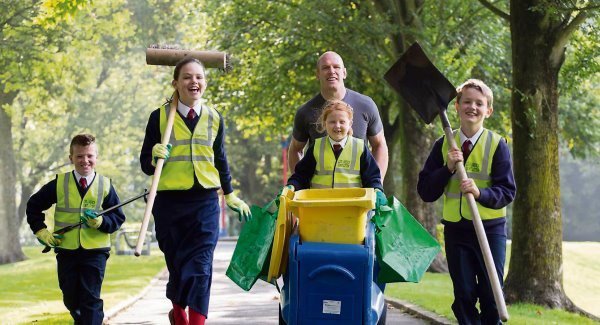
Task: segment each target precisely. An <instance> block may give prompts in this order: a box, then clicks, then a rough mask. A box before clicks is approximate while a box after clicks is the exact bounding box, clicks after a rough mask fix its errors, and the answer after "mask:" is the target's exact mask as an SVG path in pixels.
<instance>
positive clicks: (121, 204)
mask: <svg viewBox="0 0 600 325" xmlns="http://www.w3.org/2000/svg"><path fill="white" fill-rule="evenodd" d="M147 195H148V190H146V189H144V193H142V194H139V195H136V196H134V197H132V198H130V199H127V200H125V201H123V202H121V203H119V204H117V205H115V206H112V207H110V208H108V209H105V210H102V211H98V212H97V213H96V215H99V216H101V215H104V214H107V213H109V212H111V211H113V210H115V209H118V208H120V207H122V206H124V205H127V204H129V203H131V202H133V201H135V200H137V199H139V198H141V197H144V200H145V199H146V196H147ZM81 225H83V221H80V222H78V223H76V224H74V225H70V226H66V227H64V228H60V229H58V230H57V231H55V232H53V234H54V235H63V234H64V233H66V232H67V231H69V230H72V229H75V228H79V227H80V226H81ZM50 249H52V248H51V247H50V246H46V247H44V250H43V251H42V253H48V252H49V251H50Z"/></svg>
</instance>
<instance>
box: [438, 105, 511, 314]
mask: <svg viewBox="0 0 600 325" xmlns="http://www.w3.org/2000/svg"><path fill="white" fill-rule="evenodd" d="M440 118H441V119H442V124H443V125H444V134H445V135H446V139H447V140H448V144H449V145H450V147H452V148H453V149H457V148H458V146H457V145H456V141H454V134H453V133H452V128H451V127H450V123H449V122H448V116H447V115H446V110H441V111H440ZM456 172H457V173H458V179H459V180H460V181H462V180H465V179H467V178H468V176H467V171H466V170H465V165H464V164H463V162H462V161H460V162H457V163H456ZM465 196H466V199H467V204H468V205H469V209H470V210H471V215H472V216H473V226H474V227H475V233H476V234H477V241H478V242H479V247H480V248H481V253H482V255H483V261H484V263H485V269H486V271H487V274H488V278H489V279H490V285H491V286H492V291H493V293H494V301H495V302H496V307H497V308H498V316H500V319H501V320H502V321H503V322H506V321H507V320H508V310H507V309H506V302H505V301H504V294H503V293H502V288H501V287H500V280H499V279H498V273H496V265H495V264H494V258H493V257H492V252H491V250H490V244H489V243H488V240H487V236H486V234H485V229H484V228H483V222H482V221H481V216H480V215H479V210H478V209H477V204H476V203H475V197H474V196H473V194H472V193H467V194H466V195H465Z"/></svg>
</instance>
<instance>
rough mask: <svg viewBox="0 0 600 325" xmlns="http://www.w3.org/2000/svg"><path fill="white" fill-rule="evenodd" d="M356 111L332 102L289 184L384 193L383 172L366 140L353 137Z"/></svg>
mask: <svg viewBox="0 0 600 325" xmlns="http://www.w3.org/2000/svg"><path fill="white" fill-rule="evenodd" d="M352 116H353V109H352V107H350V105H348V104H347V103H345V102H343V101H341V100H333V101H329V102H328V103H327V104H326V105H325V107H324V108H323V111H322V113H321V116H320V117H319V119H318V124H317V130H318V131H319V132H323V131H327V136H325V137H322V138H318V139H316V140H315V143H314V144H313V145H311V146H310V147H309V148H308V150H307V151H306V154H305V155H304V157H303V158H302V159H301V160H300V161H299V162H298V164H297V165H296V169H295V171H294V174H293V175H292V176H291V177H290V178H289V179H288V182H287V185H288V186H290V185H291V186H293V187H294V190H302V189H307V188H348V187H367V188H375V189H378V190H380V191H381V192H380V191H378V196H379V193H382V194H383V185H382V183H381V173H380V171H379V166H377V163H376V162H375V159H374V158H373V155H372V154H371V152H370V151H369V149H368V148H367V144H366V142H365V141H364V140H363V139H358V138H355V137H353V136H352Z"/></svg>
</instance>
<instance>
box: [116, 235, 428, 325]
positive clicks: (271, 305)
mask: <svg viewBox="0 0 600 325" xmlns="http://www.w3.org/2000/svg"><path fill="white" fill-rule="evenodd" d="M235 243H236V242H229V241H219V243H218V245H217V249H216V251H215V258H214V264H213V268H214V270H213V283H212V290H211V299H210V308H209V315H208V317H209V318H208V320H207V324H222V325H225V324H231V325H234V324H278V323H279V317H278V305H279V294H278V292H277V289H275V287H274V286H272V285H270V284H267V283H266V282H263V281H260V280H259V281H257V282H256V284H255V285H254V287H252V290H250V292H246V291H244V290H242V289H240V288H239V287H238V286H237V285H236V284H235V283H233V282H232V281H231V280H230V279H229V278H227V277H226V276H225V270H226V269H227V266H228V265H229V260H230V259H231V255H232V253H233V249H234V247H235ZM166 282H167V275H166V273H165V274H163V275H162V276H161V277H160V278H159V279H158V280H156V281H154V282H153V284H152V285H151V286H150V287H149V288H148V290H146V291H145V292H144V294H143V295H142V296H141V297H140V298H139V299H137V300H136V301H135V302H134V303H133V304H131V305H130V306H129V307H128V308H125V309H124V310H119V311H117V310H110V311H107V317H109V319H108V321H107V322H106V323H107V324H111V325H125V324H167V325H168V324H169V320H168V318H167V313H168V312H169V310H170V309H171V304H170V302H169V300H168V299H167V298H166V297H165V285H166ZM387 324H429V322H426V321H424V320H422V319H419V318H416V317H413V316H411V315H409V314H406V313H403V312H401V311H400V310H398V309H395V308H393V307H390V309H388V314H387Z"/></svg>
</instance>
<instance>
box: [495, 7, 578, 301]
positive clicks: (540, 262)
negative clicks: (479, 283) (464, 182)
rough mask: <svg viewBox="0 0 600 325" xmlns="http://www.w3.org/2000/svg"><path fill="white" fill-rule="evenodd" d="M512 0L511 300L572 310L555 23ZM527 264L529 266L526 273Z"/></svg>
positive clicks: (508, 293) (508, 286) (508, 292)
mask: <svg viewBox="0 0 600 325" xmlns="http://www.w3.org/2000/svg"><path fill="white" fill-rule="evenodd" d="M536 2H537V1H531V0H530V1H523V0H512V1H511V4H510V7H511V34H512V52H513V53H512V62H513V92H512V114H511V115H512V130H513V139H514V145H513V149H514V172H515V179H516V183H517V189H518V192H517V197H516V199H515V202H514V207H513V241H512V254H511V260H510V269H509V272H508V275H507V279H506V286H505V293H506V299H507V301H508V302H509V303H516V302H530V303H535V304H539V305H544V306H548V307H551V308H565V309H569V310H573V307H574V306H573V303H572V302H571V301H570V300H569V299H568V298H567V296H566V295H565V293H564V290H563V268H562V220H561V209H560V186H559V185H560V181H559V172H558V170H559V169H558V168H559V165H558V145H559V143H558V130H559V127H558V72H559V70H560V67H561V65H562V62H563V60H564V49H562V51H563V52H562V55H561V58H560V60H552V59H551V57H552V53H555V50H556V49H554V48H553V44H554V43H555V41H554V39H553V38H554V37H555V36H554V35H555V33H556V30H554V29H553V28H552V29H551V28H544V26H547V22H545V21H543V20H544V19H548V17H545V16H544V15H543V13H540V12H538V11H534V10H531V9H529V8H530V7H531V6H533V5H536V4H537V3H536ZM523 270H527V271H526V272H524V271H523Z"/></svg>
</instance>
